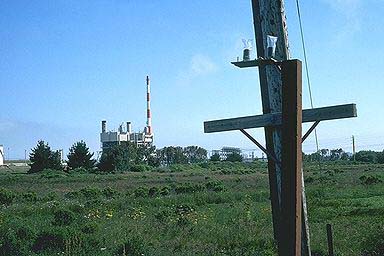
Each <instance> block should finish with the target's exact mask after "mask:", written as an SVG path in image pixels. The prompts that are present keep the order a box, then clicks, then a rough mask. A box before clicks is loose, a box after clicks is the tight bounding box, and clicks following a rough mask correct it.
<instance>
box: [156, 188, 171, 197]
mask: <svg viewBox="0 0 384 256" xmlns="http://www.w3.org/2000/svg"><path fill="white" fill-rule="evenodd" d="M159 193H160V195H162V196H167V195H169V194H170V193H171V187H169V186H164V187H162V188H161V189H160V192H159Z"/></svg>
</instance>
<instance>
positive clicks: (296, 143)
mask: <svg viewBox="0 0 384 256" xmlns="http://www.w3.org/2000/svg"><path fill="white" fill-rule="evenodd" d="M252 11H253V21H254V29H255V35H256V48H257V56H258V57H257V58H256V59H254V60H250V59H249V58H247V59H245V58H244V59H243V60H242V61H239V60H237V61H236V62H232V64H233V65H235V66H236V67H239V68H252V67H258V68H259V80H260V87H261V98H262V106H263V114H262V115H253V116H244V117H236V118H228V119H221V120H213V121H206V122H204V132H205V133H213V132H224V131H234V130H238V131H241V132H242V133H243V134H244V135H245V136H246V137H247V138H249V139H250V140H251V141H252V142H253V143H255V144H256V145H257V146H258V147H259V148H260V149H261V150H262V151H263V152H264V153H265V154H266V155H267V157H268V173H269V187H270V197H271V204H272V220H273V231H274V237H275V240H276V241H277V246H278V250H279V255H280V256H293V255H295V256H301V255H302V256H310V255H311V250H310V246H309V228H308V219H307V209H306V198H305V188H304V177H303V172H302V159H301V158H302V147H301V144H302V142H303V141H304V140H305V139H306V138H307V137H308V136H309V134H310V133H311V132H312V131H313V130H314V128H315V127H316V126H317V125H318V124H319V123H320V121H324V120H334V119H341V118H350V117H356V116H357V112H356V105H355V104H345V105H337V106H329V107H322V108H315V109H305V110H302V101H301V98H302V96H301V86H302V81H301V62H300V61H298V60H289V51H288V36H287V28H286V19H285V13H284V4H283V0H252ZM267 36H274V37H277V43H276V51H275V56H273V58H271V56H269V55H267ZM272 52H273V51H272ZM302 122H314V123H313V124H312V127H311V128H310V129H309V130H308V131H307V132H306V133H305V134H304V136H302V137H301V135H302V131H301V129H302V125H301V123H302ZM260 127H263V128H264V131H265V141H266V147H265V148H264V147H263V145H261V144H260V143H259V142H257V140H256V139H254V138H253V137H252V136H251V135H250V134H249V133H248V132H247V131H246V130H245V129H251V128H260Z"/></svg>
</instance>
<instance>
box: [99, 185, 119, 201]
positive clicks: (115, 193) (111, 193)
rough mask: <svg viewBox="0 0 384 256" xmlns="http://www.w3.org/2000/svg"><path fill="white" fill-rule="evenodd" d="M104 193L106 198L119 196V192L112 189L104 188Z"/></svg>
mask: <svg viewBox="0 0 384 256" xmlns="http://www.w3.org/2000/svg"><path fill="white" fill-rule="evenodd" d="M102 193H103V195H104V196H105V197H106V198H115V197H117V196H118V195H119V191H117V190H116V189H113V188H110V187H106V188H104V189H103V191H102Z"/></svg>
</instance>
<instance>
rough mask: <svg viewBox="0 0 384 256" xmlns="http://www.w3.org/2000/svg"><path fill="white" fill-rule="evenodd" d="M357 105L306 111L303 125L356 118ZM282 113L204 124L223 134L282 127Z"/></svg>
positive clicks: (207, 130)
mask: <svg viewBox="0 0 384 256" xmlns="http://www.w3.org/2000/svg"><path fill="white" fill-rule="evenodd" d="M356 116H357V111H356V104H344V105H336V106H329V107H322V108H313V109H304V110H303V123H307V122H317V121H326V120H334V119H342V118H351V117H356ZM281 123H282V114H281V112H277V113H269V114H264V115H255V116H244V117H236V118H228V119H220V120H213V121H206V122H204V132H205V133H212V132H223V131H233V130H240V129H251V128H262V127H266V126H280V125H281Z"/></svg>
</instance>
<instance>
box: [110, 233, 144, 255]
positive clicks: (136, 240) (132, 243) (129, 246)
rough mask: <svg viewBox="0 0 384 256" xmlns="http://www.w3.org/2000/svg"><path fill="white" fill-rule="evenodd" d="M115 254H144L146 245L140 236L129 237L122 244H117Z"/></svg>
mask: <svg viewBox="0 0 384 256" xmlns="http://www.w3.org/2000/svg"><path fill="white" fill-rule="evenodd" d="M119 247H120V248H119V249H118V250H117V252H116V255H131V256H141V255H146V254H145V248H146V245H145V243H144V240H143V239H141V238H140V237H137V236H134V237H131V238H129V239H128V240H127V241H126V242H125V243H124V244H123V245H121V246H119Z"/></svg>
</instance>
